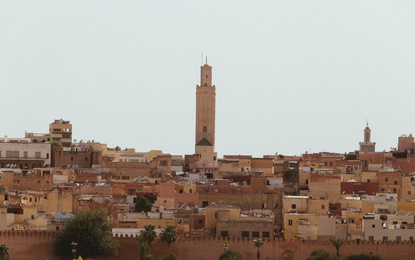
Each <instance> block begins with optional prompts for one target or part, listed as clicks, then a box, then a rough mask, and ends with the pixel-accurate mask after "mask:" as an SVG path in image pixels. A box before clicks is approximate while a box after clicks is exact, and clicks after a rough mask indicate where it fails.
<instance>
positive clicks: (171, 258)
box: [161, 254, 179, 260]
mask: <svg viewBox="0 0 415 260" xmlns="http://www.w3.org/2000/svg"><path fill="white" fill-rule="evenodd" d="M161 260H179V258H178V257H177V256H176V255H175V254H169V255H167V256H165V257H163V258H162V259H161Z"/></svg>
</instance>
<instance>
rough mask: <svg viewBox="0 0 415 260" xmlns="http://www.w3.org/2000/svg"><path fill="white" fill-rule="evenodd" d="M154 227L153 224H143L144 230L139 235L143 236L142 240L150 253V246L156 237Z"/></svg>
mask: <svg viewBox="0 0 415 260" xmlns="http://www.w3.org/2000/svg"><path fill="white" fill-rule="evenodd" d="M155 228H156V227H155V226H153V225H151V224H148V225H145V226H144V230H142V231H141V232H140V235H142V236H143V237H144V240H145V241H146V243H147V246H148V251H149V254H151V246H152V245H153V244H154V242H156V241H157V238H158V237H157V233H156V231H155Z"/></svg>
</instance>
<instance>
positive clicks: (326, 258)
mask: <svg viewBox="0 0 415 260" xmlns="http://www.w3.org/2000/svg"><path fill="white" fill-rule="evenodd" d="M307 260H340V257H338V256H336V255H332V254H330V253H329V252H327V251H324V250H323V249H317V250H314V251H313V252H311V254H310V256H309V257H308V258H307Z"/></svg>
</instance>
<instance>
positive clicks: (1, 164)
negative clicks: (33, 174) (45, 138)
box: [0, 137, 51, 171]
mask: <svg viewBox="0 0 415 260" xmlns="http://www.w3.org/2000/svg"><path fill="white" fill-rule="evenodd" d="M50 163H51V149H50V144H49V143H29V139H26V138H15V139H11V138H7V137H5V138H0V168H20V169H22V171H28V170H29V169H33V168H36V167H42V166H45V165H50Z"/></svg>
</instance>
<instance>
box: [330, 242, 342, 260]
mask: <svg viewBox="0 0 415 260" xmlns="http://www.w3.org/2000/svg"><path fill="white" fill-rule="evenodd" d="M330 241H331V243H332V244H333V245H334V247H335V248H336V255H337V256H340V252H339V251H340V247H341V246H342V245H343V243H344V240H342V239H339V238H338V239H330Z"/></svg>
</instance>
